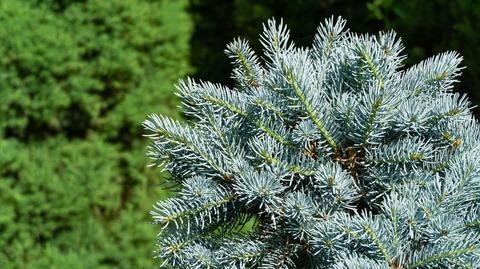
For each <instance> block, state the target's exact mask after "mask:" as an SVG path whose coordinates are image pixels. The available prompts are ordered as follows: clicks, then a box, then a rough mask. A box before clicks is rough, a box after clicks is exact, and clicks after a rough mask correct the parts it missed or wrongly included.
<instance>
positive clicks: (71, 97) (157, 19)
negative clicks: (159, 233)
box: [0, 0, 192, 269]
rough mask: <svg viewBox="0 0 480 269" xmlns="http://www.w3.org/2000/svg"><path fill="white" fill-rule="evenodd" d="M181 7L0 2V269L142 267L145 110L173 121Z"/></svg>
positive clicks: (183, 57) (137, 0)
mask: <svg viewBox="0 0 480 269" xmlns="http://www.w3.org/2000/svg"><path fill="white" fill-rule="evenodd" d="M186 4H187V3H186V1H177V0H171V1H170V0H162V1H149V0H130V1H124V0H109V1H103V0H88V1H87V0H85V1H48V0H45V1H42V0H22V1H19V0H2V1H0V24H1V25H2V27H1V28H0V40H1V42H0V55H1V57H0V77H1V79H0V92H1V98H0V203H1V204H2V205H1V206H0V268H5V269H13V268H143V267H145V268H148V267H150V266H152V265H153V262H152V259H151V257H152V251H153V242H152V240H151V239H152V237H154V235H155V230H154V229H153V227H152V225H150V224H149V218H148V214H147V213H146V212H147V211H148V208H149V207H150V204H151V198H150V197H152V196H155V197H156V198H158V197H161V196H162V195H165V193H164V192H161V191H160V190H159V188H155V187H154V185H156V184H158V182H159V181H160V174H158V173H154V172H153V171H151V170H150V171H148V170H147V169H146V168H145V167H144V165H145V163H146V158H144V157H143V153H142V152H143V148H144V141H142V139H141V138H140V134H141V125H140V124H139V123H138V122H140V121H141V120H142V119H143V117H144V116H143V115H144V113H145V110H148V111H150V112H152V113H153V112H161V113H167V114H169V115H171V116H175V115H176V112H175V111H176V110H175V105H176V102H175V98H174V96H173V94H172V90H173V87H172V86H171V85H172V83H173V82H174V81H175V80H176V79H178V77H181V76H184V75H185V74H186V73H187V72H189V71H191V69H190V68H189V65H188V53H189V38H190V32H191V28H192V25H191V20H190V17H189V16H188V14H187V13H186Z"/></svg>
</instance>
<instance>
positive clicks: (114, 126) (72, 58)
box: [0, 0, 480, 269]
mask: <svg viewBox="0 0 480 269" xmlns="http://www.w3.org/2000/svg"><path fill="white" fill-rule="evenodd" d="M477 2H478V1H476V0H462V1H446V0H432V1H417V0H405V1H393V0H369V1H358V0H295V1H292V0H262V1H256V0H227V1H216V0H1V1H0V26H1V27H0V204H1V205H0V268H2V269H3V268H6V269H17V268H33V269H35V268H72V269H75V268H153V267H154V266H155V264H157V265H158V263H156V262H155V261H154V260H153V259H152V256H153V250H154V239H155V235H156V233H157V232H158V229H159V227H155V226H154V225H151V224H150V223H149V221H150V217H149V215H148V211H149V210H150V209H151V205H152V203H153V202H154V201H155V200H158V199H161V198H162V197H165V196H166V195H168V193H167V192H165V191H162V190H161V188H160V187H157V185H158V184H159V183H160V182H161V178H162V175H160V174H158V173H157V171H156V170H155V169H151V168H146V164H147V163H148V160H147V159H146V158H145V157H144V156H145V142H146V141H145V140H144V139H143V138H142V136H141V134H142V133H143V131H142V130H141V126H140V124H141V122H142V120H143V119H144V118H145V116H146V115H147V114H150V113H153V112H155V113H158V114H167V115H170V116H176V117H178V116H179V114H178V112H177V110H176V109H175V106H176V105H177V101H176V99H175V97H174V95H173V89H174V88H173V83H174V82H175V81H176V80H177V79H178V78H181V77H184V76H185V75H186V74H194V75H195V77H197V78H201V79H204V80H209V81H213V82H221V83H224V84H226V85H230V84H231V83H232V81H231V80H230V79H229V76H230V74H229V73H230V70H231V65H230V63H229V59H227V57H225V55H224V54H223V50H224V49H225V47H226V43H228V42H230V41H231V40H232V39H233V38H234V37H236V36H241V37H244V38H247V39H249V40H251V41H252V46H253V47H254V48H255V49H256V50H257V51H259V50H260V44H259V42H258V41H257V40H258V38H257V37H258V34H259V32H260V31H261V27H259V25H261V23H263V22H265V21H266V20H267V19H268V18H271V17H277V18H279V17H283V18H284V19H285V22H286V23H287V24H288V25H289V28H291V30H292V36H293V39H294V40H295V42H296V43H297V44H299V45H307V44H310V43H311V41H312V39H313V35H314V34H315V30H316V27H317V26H318V24H319V22H320V21H322V20H323V19H324V18H326V17H330V16H331V15H342V16H343V17H345V18H347V19H348V21H349V23H348V27H350V28H351V29H352V30H354V31H356V32H376V31H378V30H381V29H391V28H393V29H395V30H396V31H397V32H398V33H399V35H400V36H402V37H403V38H404V41H405V45H406V48H407V49H408V50H407V53H408V54H409V57H408V59H409V60H411V62H407V63H406V64H407V65H410V64H412V63H414V62H417V61H418V60H419V59H423V58H426V57H428V56H430V55H433V54H434V53H436V52H439V51H445V50H458V51H459V52H460V53H461V54H462V55H463V56H464V57H465V61H464V65H466V66H467V67H468V68H467V69H465V72H464V75H463V76H462V77H461V81H462V83H461V84H460V87H458V88H460V89H461V90H462V91H464V92H468V95H469V96H470V98H471V99H473V102H474V103H476V104H479V103H480V91H479V90H478V86H477V85H479V83H480V80H479V78H480V51H479V49H480V46H478V45H479V44H480V37H479V36H478V34H477V31H478V30H479V29H480V25H479V22H480V5H479V4H478V3H477ZM191 66H193V67H191ZM477 114H478V111H477Z"/></svg>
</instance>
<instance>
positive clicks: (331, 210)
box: [144, 18, 480, 269]
mask: <svg viewBox="0 0 480 269" xmlns="http://www.w3.org/2000/svg"><path fill="white" fill-rule="evenodd" d="M260 40H261V43H262V46H263V56H262V57H261V58H259V57H257V56H256V55H255V53H254V51H253V50H252V49H251V48H250V46H249V44H248V42H247V41H245V40H243V39H236V40H234V41H233V42H232V43H230V44H229V45H228V46H227V50H226V53H227V55H228V56H229V58H230V59H231V60H232V62H233V64H234V69H233V72H232V74H231V77H232V78H233V79H234V80H235V85H234V87H233V88H228V87H225V86H222V85H220V84H214V83H210V82H203V81H195V80H193V79H188V80H185V81H182V82H180V83H179V84H178V94H179V96H180V97H181V99H182V101H183V105H184V109H185V111H186V114H187V115H189V116H190V117H191V119H192V120H191V124H185V123H180V122H178V121H175V120H173V119H171V118H169V117H166V116H158V115H155V114H153V115H151V116H149V118H148V119H147V120H146V121H145V122H144V126H145V128H146V131H147V135H148V136H149V137H150V138H151V139H152V142H151V145H150V148H149V151H148V156H149V157H150V158H151V159H152V161H153V164H154V165H158V166H160V167H161V168H162V169H163V170H165V171H168V172H169V173H170V174H171V175H172V176H171V178H170V179H169V180H170V181H171V182H172V183H176V184H178V185H179V186H181V187H180V191H179V193H178V195H177V196H176V197H173V198H169V199H167V200H163V201H160V202H158V203H156V204H155V206H154V209H153V211H152V215H153V218H154V221H155V222H156V223H157V224H159V225H160V227H161V232H160V234H159V241H158V250H157V253H158V257H159V258H160V259H162V261H163V263H162V264H163V266H165V268H265V269H266V268H335V269H347V268H349V269H351V268H356V269H357V268H358V269H360V268H362V269H364V268H378V269H388V268H393V269H400V268H401V269H427V268H429V269H430V268H431V269H433V268H478V264H480V229H479V228H480V219H479V217H480V214H479V213H480V161H479V160H480V154H479V151H478V141H479V139H480V126H479V124H478V122H477V120H476V119H475V118H474V117H473V116H472V114H471V112H470V107H471V105H470V103H469V101H468V100H467V98H466V96H464V95H460V94H458V93H454V92H453V90H452V89H453V85H454V83H455V82H457V79H458V76H459V75H460V72H461V70H462V67H461V66H460V63H461V60H462V58H461V57H460V56H459V55H458V54H457V53H455V52H446V53H442V54H439V55H437V56H434V57H432V58H429V59H427V60H424V61H422V62H420V63H419V64H417V65H415V66H413V67H411V68H408V69H403V68H402V66H403V61H404V60H405V56H404V54H403V45H402V43H401V41H400V39H399V38H397V36H396V34H395V33H394V32H381V33H379V34H378V35H375V36H372V35H359V34H355V33H352V32H348V31H346V30H345V21H344V20H342V19H340V18H339V19H338V20H334V19H333V18H332V19H329V20H326V21H325V23H324V24H322V25H321V26H320V27H319V28H318V31H317V34H316V36H315V38H314V42H313V46H312V47H310V48H305V47H297V46H296V45H295V44H294V43H293V42H292V41H291V40H290V37H289V31H288V29H287V28H286V26H285V24H283V23H282V22H280V23H278V22H275V20H270V21H268V23H267V24H265V25H264V32H263V34H262V35H261V39H260ZM252 218H253V219H255V220H256V224H255V225H254V226H253V229H252V230H251V231H249V232H248V233H245V232H244V231H241V229H240V228H241V227H242V226H243V225H244V224H245V223H246V222H248V221H249V220H251V219H252Z"/></svg>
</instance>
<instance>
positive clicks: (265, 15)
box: [191, 0, 480, 115]
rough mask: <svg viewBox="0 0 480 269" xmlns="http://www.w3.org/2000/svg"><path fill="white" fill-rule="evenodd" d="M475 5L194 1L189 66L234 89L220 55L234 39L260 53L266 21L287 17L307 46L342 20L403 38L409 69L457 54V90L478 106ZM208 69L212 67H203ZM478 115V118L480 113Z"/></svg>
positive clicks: (478, 9)
mask: <svg viewBox="0 0 480 269" xmlns="http://www.w3.org/2000/svg"><path fill="white" fill-rule="evenodd" d="M477 2H478V1H475V0H466V1H445V0H434V1H427V2H425V3H424V2H422V3H421V4H419V2H418V1H416V0H409V1H393V0H371V1H356V0H320V1H318V0H317V1H315V0H300V1H288V0H280V1H273V0H264V1H253V0H230V1H222V3H216V1H212V0H191V12H192V15H193V17H194V20H195V31H194V34H193V39H192V50H193V51H195V53H193V54H191V62H192V64H193V65H194V66H195V67H196V69H197V74H196V76H198V77H199V78H202V79H204V80H211V81H215V82H221V83H224V84H227V85H231V84H232V80H230V79H229V72H230V70H231V69H230V67H229V60H228V59H227V57H226V56H225V55H224V54H223V53H222V51H223V50H224V49H225V44H226V43H228V42H230V41H232V39H233V38H234V37H235V36H237V35H238V36H241V37H244V38H246V39H249V40H252V43H251V45H252V47H253V49H254V50H255V51H260V43H259V42H258V41H257V39H258V35H259V33H260V32H261V30H262V29H261V27H258V26H259V25H261V24H262V22H264V21H265V20H267V19H269V18H271V17H276V18H283V19H284V21H285V22H286V24H287V25H288V26H289V27H290V29H291V30H292V33H291V34H292V37H293V38H294V39H295V40H296V41H297V44H299V45H302V46H305V45H307V44H309V43H310V42H311V41H312V40H313V34H312V33H314V32H315V29H316V27H317V26H318V21H319V20H320V19H322V18H325V17H330V16H332V15H341V16H343V17H344V18H347V19H348V20H349V22H350V25H351V27H350V28H351V29H352V30H353V31H355V32H364V33H366V32H376V31H378V30H382V29H385V30H388V29H395V31H396V32H397V33H398V34H399V35H400V36H402V37H403V38H404V43H405V46H406V47H407V48H409V50H408V51H407V53H408V55H409V58H408V61H407V62H406V63H405V64H406V65H407V66H410V65H412V64H413V63H416V62H419V61H420V60H421V59H424V58H426V57H429V56H432V55H434V54H436V53H439V52H441V51H445V50H456V51H458V52H459V53H460V54H461V55H462V56H464V58H465V60H464V62H463V65H464V66H467V68H466V69H465V70H464V75H463V76H462V79H461V80H462V83H461V84H460V85H459V86H457V89H459V90H460V91H462V92H466V93H468V95H469V97H470V98H471V100H472V101H473V103H475V104H480V95H479V92H480V91H478V90H477V88H478V86H477V85H479V82H480V81H479V78H480V52H479V46H478V44H479V42H480V40H479V38H478V35H477V34H476V32H475V30H476V29H480V25H479V22H480V5H478V3H477ZM202 66H210V67H211V68H202V69H200V67H202ZM475 112H476V114H477V115H478V113H480V111H479V110H478V109H476V110H475Z"/></svg>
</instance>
